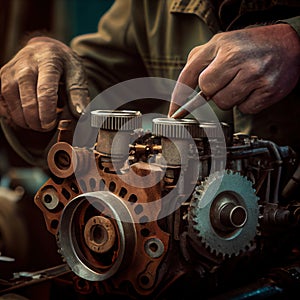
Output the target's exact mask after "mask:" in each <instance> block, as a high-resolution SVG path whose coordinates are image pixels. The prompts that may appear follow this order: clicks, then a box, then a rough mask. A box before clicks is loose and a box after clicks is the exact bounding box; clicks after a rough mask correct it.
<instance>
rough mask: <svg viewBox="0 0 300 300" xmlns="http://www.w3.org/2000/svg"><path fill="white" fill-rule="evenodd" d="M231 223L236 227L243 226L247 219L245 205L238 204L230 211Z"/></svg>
mask: <svg viewBox="0 0 300 300" xmlns="http://www.w3.org/2000/svg"><path fill="white" fill-rule="evenodd" d="M230 219H231V223H232V225H233V226H235V227H241V226H243V225H244V224H245V223H246V221H247V212H246V210H245V208H244V207H242V206H236V207H234V208H233V209H232V211H231V213H230Z"/></svg>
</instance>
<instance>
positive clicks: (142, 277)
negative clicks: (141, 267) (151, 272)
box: [140, 275, 150, 285]
mask: <svg viewBox="0 0 300 300" xmlns="http://www.w3.org/2000/svg"><path fill="white" fill-rule="evenodd" d="M140 281H141V284H142V285H147V284H148V283H149V282H150V279H149V277H148V276H146V275H142V276H141V277H140Z"/></svg>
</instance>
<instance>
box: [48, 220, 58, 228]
mask: <svg viewBox="0 0 300 300" xmlns="http://www.w3.org/2000/svg"><path fill="white" fill-rule="evenodd" d="M58 224H59V222H58V220H52V221H51V224H50V226H51V228H53V229H57V227H58Z"/></svg>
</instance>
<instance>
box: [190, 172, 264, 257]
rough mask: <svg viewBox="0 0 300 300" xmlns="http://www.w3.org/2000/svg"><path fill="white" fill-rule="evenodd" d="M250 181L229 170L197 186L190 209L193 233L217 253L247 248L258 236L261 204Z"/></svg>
mask: <svg viewBox="0 0 300 300" xmlns="http://www.w3.org/2000/svg"><path fill="white" fill-rule="evenodd" d="M257 201H258V197H257V196H256V194H255V190H254V189H253V187H252V183H251V181H249V180H248V179H247V178H246V177H243V176H241V175H240V174H239V173H233V172H232V171H227V172H225V173H221V172H216V173H214V174H212V175H210V176H209V177H208V178H207V179H206V180H205V181H204V182H203V184H202V185H199V186H197V187H196V189H195V192H194V194H193V198H192V200H191V207H190V212H189V221H190V225H189V226H190V228H192V232H193V233H194V234H193V235H194V236H196V238H197V239H199V238H200V240H201V242H202V243H203V244H204V246H205V247H206V248H209V249H210V251H211V252H212V253H215V254H216V255H219V254H221V255H223V257H225V256H229V257H231V256H233V255H238V254H239V253H240V252H241V251H244V250H245V248H246V247H247V246H249V245H250V244H251V242H252V241H253V240H254V238H255V236H256V228H257V225H258V216H259V206H258V203H257Z"/></svg>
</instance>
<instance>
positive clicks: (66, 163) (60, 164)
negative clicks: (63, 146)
mask: <svg viewBox="0 0 300 300" xmlns="http://www.w3.org/2000/svg"><path fill="white" fill-rule="evenodd" d="M54 162H55V164H56V166H57V168H59V169H60V170H67V169H68V168H69V167H70V165H71V157H70V155H69V154H68V153H67V152H66V151H64V150H58V151H57V152H56V153H55V154H54Z"/></svg>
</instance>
